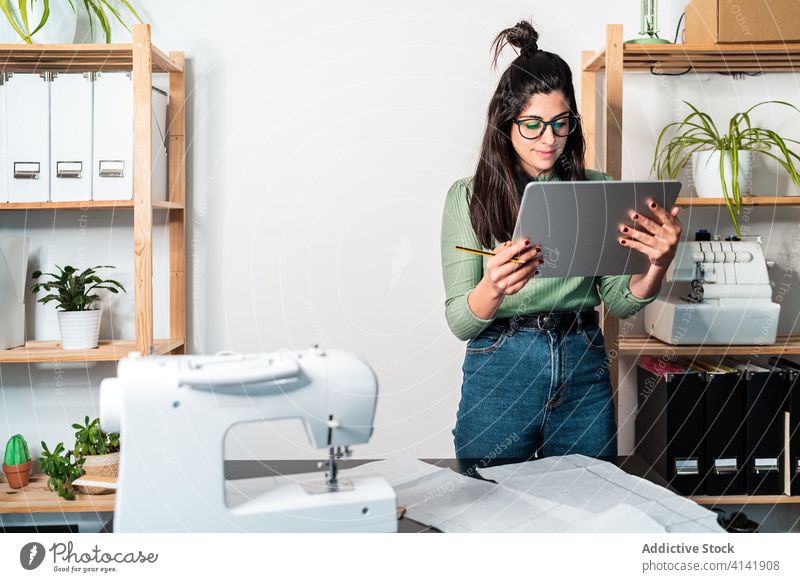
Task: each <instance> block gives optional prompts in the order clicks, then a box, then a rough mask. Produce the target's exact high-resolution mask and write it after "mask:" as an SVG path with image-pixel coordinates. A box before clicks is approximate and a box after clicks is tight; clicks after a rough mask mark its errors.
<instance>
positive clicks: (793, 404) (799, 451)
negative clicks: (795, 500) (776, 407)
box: [769, 357, 800, 495]
mask: <svg viewBox="0 0 800 582" xmlns="http://www.w3.org/2000/svg"><path fill="white" fill-rule="evenodd" d="M769 363H770V364H772V365H773V366H779V367H781V368H783V369H784V370H786V374H787V379H786V383H787V386H788V387H787V391H788V392H789V467H788V470H789V492H790V493H791V494H792V495H800V364H797V363H795V362H792V361H791V360H787V359H785V358H777V357H773V358H770V360H769Z"/></svg>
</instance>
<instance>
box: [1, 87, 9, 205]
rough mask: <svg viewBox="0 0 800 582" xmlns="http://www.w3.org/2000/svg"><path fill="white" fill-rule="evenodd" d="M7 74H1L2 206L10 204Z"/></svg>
mask: <svg viewBox="0 0 800 582" xmlns="http://www.w3.org/2000/svg"><path fill="white" fill-rule="evenodd" d="M6 76H7V73H0V204H2V203H4V202H8V181H7V179H6V165H7V162H8V152H7V151H6V136H5V132H4V131H3V129H2V126H3V120H4V118H5V114H4V111H5V110H6V91H5V81H6Z"/></svg>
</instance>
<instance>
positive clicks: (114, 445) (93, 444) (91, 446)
mask: <svg viewBox="0 0 800 582" xmlns="http://www.w3.org/2000/svg"><path fill="white" fill-rule="evenodd" d="M83 422H84V424H79V423H75V424H73V425H72V428H74V429H76V432H75V451H74V452H75V456H76V457H85V456H86V455H106V454H108V453H116V452H117V451H119V433H116V432H110V433H105V432H103V431H102V430H100V419H99V418H95V419H94V420H93V421H91V422H89V417H88V416H87V417H86V419H85V420H84V421H83Z"/></svg>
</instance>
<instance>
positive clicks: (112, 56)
mask: <svg viewBox="0 0 800 582" xmlns="http://www.w3.org/2000/svg"><path fill="white" fill-rule="evenodd" d="M151 56H152V63H153V71H155V72H161V73H169V72H178V73H179V72H182V71H183V66H182V65H179V64H177V63H175V62H174V61H173V60H172V59H170V58H169V56H167V55H166V54H164V53H163V52H162V51H160V50H159V49H157V48H156V47H155V46H152V47H151ZM132 70H133V45H132V44H130V43H127V44H27V45H26V44H0V71H4V72H8V73H38V72H44V71H55V72H63V73H68V72H88V71H132Z"/></svg>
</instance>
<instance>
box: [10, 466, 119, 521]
mask: <svg viewBox="0 0 800 582" xmlns="http://www.w3.org/2000/svg"><path fill="white" fill-rule="evenodd" d="M115 499H116V496H115V495H114V494H113V493H108V494H105V495H86V494H85V493H77V492H76V494H75V499H74V500H73V501H68V500H66V499H64V498H63V497H59V496H58V495H57V494H56V493H55V492H53V491H50V490H49V489H48V488H47V476H46V475H31V478H30V481H29V483H28V485H26V486H25V487H23V488H22V489H11V487H9V486H8V483H7V482H6V480H5V478H2V479H0V513H75V512H79V511H80V512H109V511H114V501H115Z"/></svg>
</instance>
